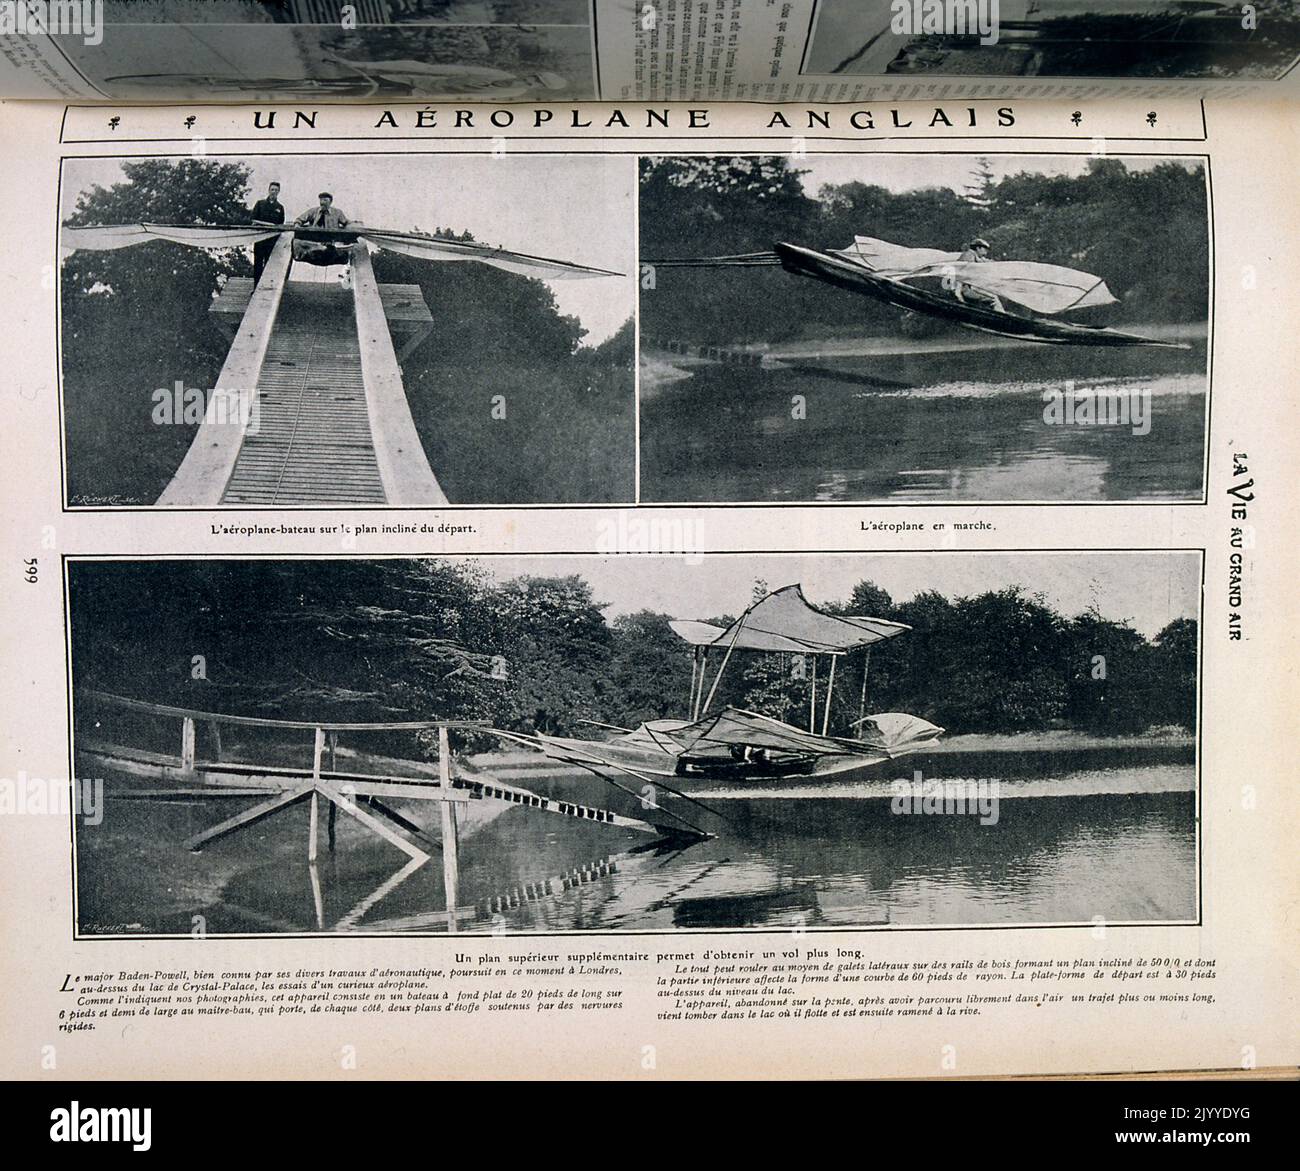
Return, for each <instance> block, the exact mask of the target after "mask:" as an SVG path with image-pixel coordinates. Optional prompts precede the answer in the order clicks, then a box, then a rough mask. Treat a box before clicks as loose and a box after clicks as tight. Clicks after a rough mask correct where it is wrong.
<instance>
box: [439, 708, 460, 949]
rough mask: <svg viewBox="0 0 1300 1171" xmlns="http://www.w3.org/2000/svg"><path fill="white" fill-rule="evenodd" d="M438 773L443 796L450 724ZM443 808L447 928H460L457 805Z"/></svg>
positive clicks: (442, 733)
mask: <svg viewBox="0 0 1300 1171" xmlns="http://www.w3.org/2000/svg"><path fill="white" fill-rule="evenodd" d="M438 777H439V780H440V781H441V783H442V794H443V797H444V798H446V796H447V795H448V794H449V793H450V792H451V746H450V744H449V743H448V739H447V728H446V726H445V725H442V726H440V727H439V728H438ZM438 804H439V805H440V806H441V808H442V885H443V890H444V891H445V892H446V895H447V930H448V931H455V930H456V893H457V890H458V888H459V887H460V856H459V850H458V842H457V840H456V839H457V835H458V831H457V828H456V806H455V804H454V803H453V802H451V801H447V800H445V799H444V800H443V801H440V802H439V803H438Z"/></svg>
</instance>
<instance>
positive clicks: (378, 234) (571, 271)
mask: <svg viewBox="0 0 1300 1171" xmlns="http://www.w3.org/2000/svg"><path fill="white" fill-rule="evenodd" d="M297 231H306V232H307V233H310V232H311V231H312V229H301V228H299V227H298V226H297V225H295V224H285V225H283V226H278V227H276V226H269V225H268V226H263V225H258V224H252V225H249V224H211V225H203V224H146V223H138V224H98V225H93V226H90V227H66V226H65V227H64V228H63V231H62V235H61V237H60V243H61V244H62V246H63V247H64V248H69V249H72V250H74V251H75V250H78V249H85V250H87V251H91V252H109V251H113V250H115V249H118V248H131V247H133V246H134V245H136V244H147V243H149V242H150V241H151V240H167V241H169V242H170V243H173V244H185V245H188V246H189V247H192V248H211V249H222V248H243V247H247V246H248V245H251V244H256V243H258V242H259V241H261V240H270V239H273V238H275V237H276V236H279V235H281V234H283V233H286V232H288V233H292V232H297ZM328 235H329V236H330V237H331V238H336V237H346V236H354V237H355V238H356V239H358V240H368V241H370V243H372V244H374V245H375V246H376V247H378V248H385V249H387V250H388V251H390V252H400V253H402V254H403V255H405V256H413V257H415V258H416V259H418V260H473V261H477V262H478V263H480V264H487V265H491V266H492V267H493V268H500V269H504V270H505V271H506V272H514V273H519V274H520V275H521V276H531V277H539V278H541V279H542V280H571V279H582V278H585V277H596V276H619V275H621V274H619V273H616V272H613V271H611V270H609V269H605V268H591V267H590V266H588V265H584V264H571V263H570V262H569V261H567V260H552V259H550V258H548V257H545V256H530V255H528V254H527V253H524V252H509V251H507V250H506V249H504V248H493V247H492V246H491V245H488V244H475V243H470V242H467V241H464V240H442V239H438V238H437V237H435V236H426V235H423V234H421V233H419V232H391V231H388V230H387V229H384V228H368V227H357V228H356V229H355V230H347V229H342V230H330V231H329V233H328Z"/></svg>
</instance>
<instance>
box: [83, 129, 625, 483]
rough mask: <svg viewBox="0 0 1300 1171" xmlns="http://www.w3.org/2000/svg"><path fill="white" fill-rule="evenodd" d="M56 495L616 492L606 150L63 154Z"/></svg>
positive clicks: (617, 436) (617, 328)
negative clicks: (548, 153)
mask: <svg viewBox="0 0 1300 1171" xmlns="http://www.w3.org/2000/svg"><path fill="white" fill-rule="evenodd" d="M61 184H62V188H61V209H60V222H61V228H60V237H59V240H60V259H61V263H60V341H61V351H62V367H61V371H62V404H63V423H64V438H65V442H64V456H65V476H66V489H67V503H68V504H69V505H70V506H71V507H79V506H84V507H115V506H148V505H159V506H163V507H313V506H319V507H325V506H333V505H356V506H384V505H393V506H408V507H410V506H415V507H419V506H439V505H445V504H453V505H456V504H501V505H506V504H508V505H527V504H591V503H609V502H622V501H631V500H633V499H634V497H635V490H636V456H635V426H636V419H635V371H634V365H633V364H634V360H635V359H634V352H633V350H634V342H633V335H634V325H633V319H634V314H635V304H636V291H635V234H634V228H633V226H632V225H633V224H634V221H635V209H634V206H633V200H634V198H635V191H634V184H635V176H634V170H633V166H632V164H631V162H630V161H629V160H627V159H618V158H600V157H583V158H562V159H561V158H550V157H527V156H523V155H508V156H505V157H500V158H496V157H493V156H492V155H491V154H489V153H487V152H484V153H481V154H476V155H473V156H465V155H427V154H426V155H405V156H394V155H376V156H352V155H310V156H309V155H297V156H276V155H259V156H249V157H228V156H203V157H152V158H126V159H121V158H113V159H107V158H105V159H89V158H83V159H70V160H67V161H65V163H64V165H63V172H62V179H61Z"/></svg>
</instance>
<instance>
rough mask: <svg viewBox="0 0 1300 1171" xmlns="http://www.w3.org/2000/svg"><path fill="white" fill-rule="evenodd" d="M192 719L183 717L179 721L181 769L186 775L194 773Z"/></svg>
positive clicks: (191, 717)
mask: <svg viewBox="0 0 1300 1171" xmlns="http://www.w3.org/2000/svg"><path fill="white" fill-rule="evenodd" d="M194 748H195V742H194V717H193V716H185V717H184V719H182V720H181V768H183V769H184V770H185V771H186V772H187V773H192V772H193V771H194Z"/></svg>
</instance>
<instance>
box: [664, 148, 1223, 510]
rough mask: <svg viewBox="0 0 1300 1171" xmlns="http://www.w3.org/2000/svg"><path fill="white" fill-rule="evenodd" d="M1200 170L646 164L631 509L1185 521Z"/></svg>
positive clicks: (1202, 201) (1115, 163) (1200, 393)
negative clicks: (1098, 510)
mask: <svg viewBox="0 0 1300 1171" xmlns="http://www.w3.org/2000/svg"><path fill="white" fill-rule="evenodd" d="M1208 223H1209V221H1208V191H1207V182H1206V175H1205V171H1204V166H1203V163H1202V162H1201V161H1200V160H1199V159H1188V158H1170V157H1161V158H1144V157H1125V158H1099V159H1093V158H1089V157H1084V156H1066V155H999V156H987V157H986V156H980V155H974V154H960V153H956V154H954V153H943V154H939V153H934V154H928V153H927V154H890V153H880V154H873V155H855V156H851V157H849V156H830V155H825V156H811V157H809V158H807V159H800V160H791V159H789V158H785V157H776V156H745V157H711V158H698V157H697V158H671V157H668V158H647V159H643V160H642V164H641V192H640V263H641V266H642V280H641V295H640V312H641V453H642V462H641V486H642V497H643V499H646V500H654V501H662V502H670V501H671V502H677V501H680V502H687V501H703V500H716V501H728V502H760V501H763V502H773V501H775V502H813V501H816V502H822V501H856V500H917V501H923V500H983V501H989V502H993V501H1004V500H1005V501H1042V502H1065V501H1091V500H1098V501H1100V500H1108V501H1109V500H1171V501H1173V500H1187V499H1200V498H1201V495H1202V492H1203V488H1204V477H1203V468H1204V458H1205V446H1204V445H1205V415H1206V410H1207V391H1208V337H1209V312H1208V306H1209V274H1210V240H1209V226H1208Z"/></svg>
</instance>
